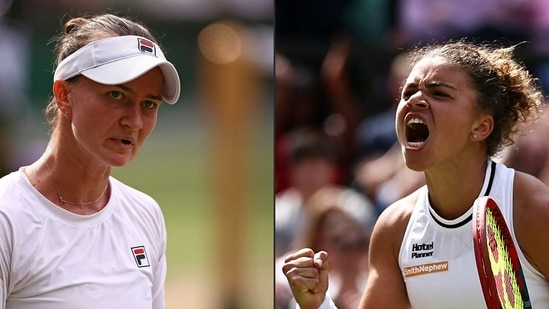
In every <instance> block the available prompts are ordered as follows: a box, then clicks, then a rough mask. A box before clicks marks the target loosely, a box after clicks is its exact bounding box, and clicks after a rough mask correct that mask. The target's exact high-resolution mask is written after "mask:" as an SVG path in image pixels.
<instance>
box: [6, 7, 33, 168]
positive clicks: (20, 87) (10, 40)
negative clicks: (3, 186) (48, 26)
mask: <svg viewBox="0 0 549 309" xmlns="http://www.w3.org/2000/svg"><path fill="white" fill-rule="evenodd" d="M20 9H21V7H20V3H19V1H11V0H0V38H2V43H3V44H2V45H1V46H0V59H2V65H0V94H1V96H0V107H1V108H2V112H0V149H1V150H2V151H0V177H1V176H3V175H5V174H7V173H9V172H11V171H12V170H13V169H14V168H15V166H16V164H15V162H13V161H14V158H15V149H16V148H17V146H18V141H17V136H16V134H17V133H18V131H17V130H14V126H15V125H21V122H22V119H21V118H22V117H19V116H20V113H21V112H22V111H24V110H25V109H26V108H27V107H28V106H27V105H28V102H27V101H28V100H27V98H26V95H25V92H26V91H27V89H26V88H27V83H28V80H27V79H28V76H27V72H28V66H29V45H30V32H29V29H28V26H27V25H26V24H24V23H22V22H20V20H19V14H20V12H19V10H20Z"/></svg>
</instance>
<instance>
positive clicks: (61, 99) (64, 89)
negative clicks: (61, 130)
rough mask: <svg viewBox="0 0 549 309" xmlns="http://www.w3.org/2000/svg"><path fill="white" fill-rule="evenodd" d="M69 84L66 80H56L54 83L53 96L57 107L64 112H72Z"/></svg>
mask: <svg viewBox="0 0 549 309" xmlns="http://www.w3.org/2000/svg"><path fill="white" fill-rule="evenodd" d="M69 91H70V90H69V84H68V82H67V81H64V80H56V81H55V82H54V83H53V96H54V97H55V102H56V103H57V108H59V110H60V111H61V112H62V113H63V114H64V115H70V114H71V104H70V101H69Z"/></svg>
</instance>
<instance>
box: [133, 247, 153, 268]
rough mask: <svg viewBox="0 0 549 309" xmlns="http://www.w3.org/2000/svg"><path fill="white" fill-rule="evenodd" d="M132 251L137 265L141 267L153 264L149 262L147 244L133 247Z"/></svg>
mask: <svg viewBox="0 0 549 309" xmlns="http://www.w3.org/2000/svg"><path fill="white" fill-rule="evenodd" d="M132 253H133V258H134V259H135V263H137V267H139V268H141V267H149V266H151V264H150V263H149V258H148V257H147V251H145V246H139V247H133V248H132Z"/></svg>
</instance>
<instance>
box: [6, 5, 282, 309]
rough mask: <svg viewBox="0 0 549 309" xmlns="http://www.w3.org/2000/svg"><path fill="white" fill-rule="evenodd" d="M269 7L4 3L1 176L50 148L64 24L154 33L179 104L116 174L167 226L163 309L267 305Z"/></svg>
mask: <svg viewBox="0 0 549 309" xmlns="http://www.w3.org/2000/svg"><path fill="white" fill-rule="evenodd" d="M273 11H274V8H273V5H272V2H271V1H269V0H155V1H142V0H94V1H88V0H51V1H42V0H0V38H2V43H3V44H2V45H3V47H0V59H2V64H1V65H0V93H1V94H2V95H1V97H2V98H1V99H0V105H1V108H2V112H1V113H0V119H1V120H2V121H1V122H0V125H1V126H0V148H1V149H2V153H3V155H4V156H3V157H0V162H1V163H2V166H1V170H0V172H2V173H6V172H8V171H10V170H13V169H16V168H18V167H19V166H21V165H24V164H28V163H30V162H32V161H33V160H34V159H36V158H37V157H38V156H39V155H40V154H41V152H42V151H43V149H44V147H45V146H46V143H47V139H48V136H47V131H48V129H49V127H48V126H47V125H46V124H45V121H44V118H43V117H42V114H41V110H42V109H43V107H45V105H46V102H47V101H48V99H49V96H50V89H51V78H52V63H53V52H52V50H53V45H52V44H49V41H50V39H51V38H52V37H53V36H54V35H55V34H57V33H58V31H59V29H60V28H61V25H62V22H63V21H66V19H67V17H68V16H77V15H80V14H82V13H87V12H89V13H94V12H113V13H118V14H120V15H124V16H129V17H131V18H135V19H138V20H140V21H142V22H143V23H144V24H146V25H147V26H149V27H150V28H152V29H153V30H154V31H155V33H156V34H157V36H158V37H160V40H161V43H162V45H163V47H164V49H165V50H166V51H167V57H168V59H170V60H171V61H172V62H173V63H174V64H175V66H176V67H177V68H178V70H179V73H180V77H181V82H182V96H181V99H180V101H179V103H178V104H176V105H175V106H167V105H164V106H162V108H161V109H160V112H159V119H158V125H157V128H156V130H155V131H154V132H153V134H152V136H151V137H150V138H149V140H148V142H147V144H146V145H145V147H144V149H143V150H142V152H141V154H140V155H139V156H138V157H137V159H135V160H134V161H133V162H131V163H130V164H129V165H128V166H126V167H124V168H120V169H115V170H114V171H113V174H114V176H115V177H117V178H119V179H120V180H122V181H124V182H126V183H127V184H129V185H132V186H134V187H136V188H138V189H140V190H142V191H145V192H147V193H148V194H150V195H151V196H153V197H154V198H155V199H156V200H157V201H158V202H159V203H160V205H161V207H162V209H163V211H164V214H165V218H166V223H167V229H168V249H167V250H168V252H167V256H168V264H169V268H168V276H167V287H166V298H167V308H168V309H176V308H205V309H208V308H226V309H229V308H235V309H236V308H259V309H261V308H271V307H272V302H273V283H272V281H273V274H272V266H271V265H272V263H271V262H272V257H273V229H272V222H273V219H272V216H273V199H272V197H273V178H274V176H273V153H274V151H273V133H272V128H273V115H272V111H273V78H272V75H273V69H272V66H273V65H272V61H273V49H274V47H273V24H274V20H273V14H274V12H273Z"/></svg>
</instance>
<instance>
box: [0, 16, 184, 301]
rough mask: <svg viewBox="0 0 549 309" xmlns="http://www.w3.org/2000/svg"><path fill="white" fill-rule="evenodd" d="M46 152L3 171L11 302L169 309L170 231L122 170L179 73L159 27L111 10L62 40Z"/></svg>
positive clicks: (2, 221) (172, 98) (72, 24)
mask: <svg viewBox="0 0 549 309" xmlns="http://www.w3.org/2000/svg"><path fill="white" fill-rule="evenodd" d="M56 53H57V61H56V64H57V65H56V70H55V74H54V80H53V96H52V99H51V101H50V103H49V104H48V106H47V107H46V109H45V111H44V113H45V116H46V118H47V120H48V122H49V123H50V124H51V127H52V129H51V137H50V141H49V143H48V146H47V148H46V150H45V151H44V153H43V155H42V156H41V157H40V158H39V159H38V160H37V161H36V162H34V163H32V164H31V165H29V166H23V167H21V168H20V169H19V170H17V171H14V172H12V173H11V174H9V175H6V176H4V177H3V178H1V179H0V309H74V308H79V309H88V308H90V309H91V308H94V309H95V308H102V309H105V308H107V309H108V308H112V309H115V308H116V309H120V308H132V309H161V308H164V307H165V304H164V280H165V277H166V256H165V252H166V228H165V224H164V218H163V215H162V212H161V209H160V207H159V205H158V204H157V203H156V202H155V200H153V199H152V198H151V197H150V196H148V195H146V194H145V193H142V192H140V191H138V190H136V189H134V188H131V187H129V186H127V185H125V184H123V183H121V182H120V181H118V180H116V179H115V178H113V177H112V176H111V169H112V167H119V166H123V165H125V164H126V163H128V162H129V161H130V160H132V159H133V158H134V157H135V156H136V155H137V153H138V152H139V150H140V149H141V147H142V145H143V143H144V142H145V140H146V139H147V137H148V136H149V134H150V133H151V132H152V130H153V129H154V127H155V124H156V120H157V112H158V108H159V106H160V105H161V103H162V101H165V102H167V103H169V104H175V103H176V102H177V101H178V99H179V93H180V81H179V76H178V73H177V70H176V68H175V67H174V65H173V64H172V63H170V62H169V61H167V60H166V58H165V56H164V54H163V52H162V50H161V48H160V46H159V45H158V43H157V41H156V40H155V39H154V37H153V36H152V35H151V34H150V32H149V30H148V29H147V28H146V27H144V26H143V25H141V24H139V23H138V22H136V21H132V20H129V19H127V18H123V17H119V16H116V15H111V14H99V15H94V16H85V17H77V18H72V19H70V20H68V21H67V22H66V23H65V25H64V28H63V32H62V33H61V34H60V35H59V37H58V38H57V45H56Z"/></svg>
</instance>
